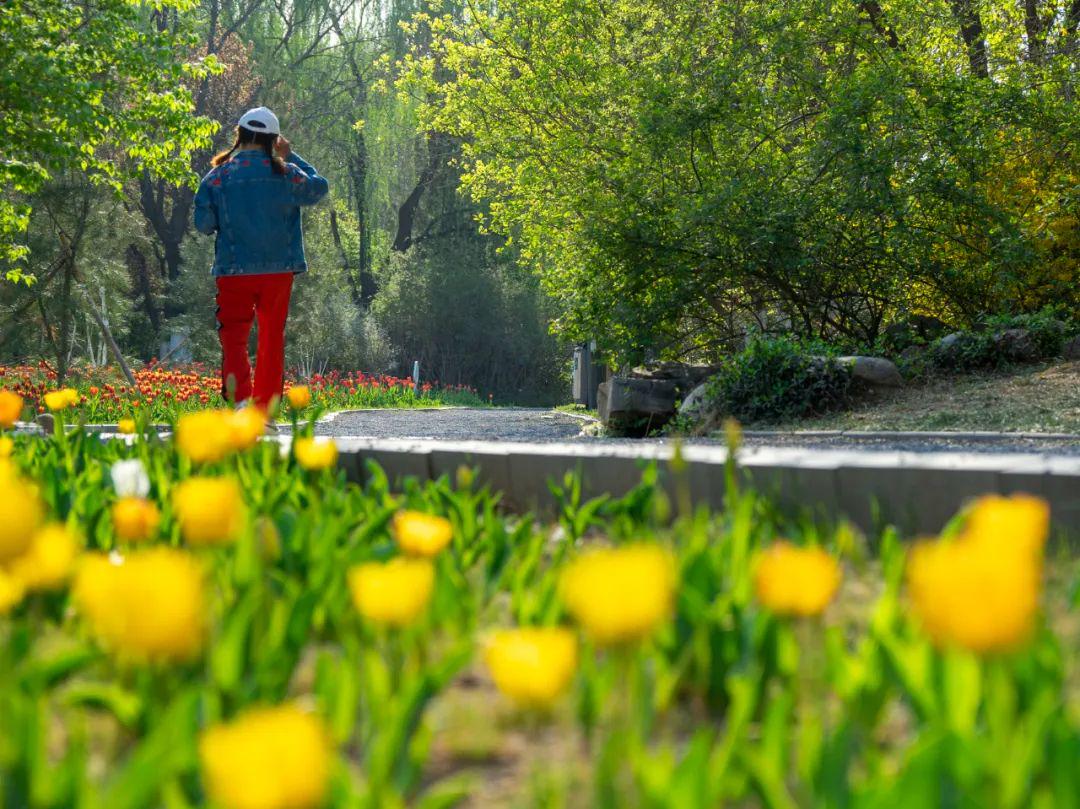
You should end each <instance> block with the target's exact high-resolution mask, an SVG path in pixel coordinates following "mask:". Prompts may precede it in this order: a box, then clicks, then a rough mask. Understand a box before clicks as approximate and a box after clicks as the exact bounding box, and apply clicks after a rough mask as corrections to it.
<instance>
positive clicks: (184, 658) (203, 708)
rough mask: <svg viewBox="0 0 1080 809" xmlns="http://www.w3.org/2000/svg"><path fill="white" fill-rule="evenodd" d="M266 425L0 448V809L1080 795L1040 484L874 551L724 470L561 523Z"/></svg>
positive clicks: (185, 425) (574, 504)
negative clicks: (274, 439) (708, 495)
mask: <svg viewBox="0 0 1080 809" xmlns="http://www.w3.org/2000/svg"><path fill="white" fill-rule="evenodd" d="M62 398H63V397H58V398H57V400H56V404H57V405H58V407H57V411H56V412H57V416H58V418H59V419H61V420H62V419H63V418H64V417H65V416H66V415H67V414H69V413H70V410H69V409H68V408H67V407H66V406H64V404H63V401H62ZM261 427H262V425H261V421H260V420H259V419H258V418H254V419H250V418H247V417H246V416H245V415H244V411H241V413H240V414H234V413H232V412H219V411H211V412H207V413H200V414H197V415H189V416H185V417H183V418H182V419H181V421H180V423H179V424H178V425H177V426H176V430H175V433H174V434H175V440H170V441H165V442H163V441H161V440H160V439H159V438H158V437H157V436H156V434H150V435H140V434H135V435H132V436H130V437H128V440H126V441H123V440H114V441H109V442H102V441H100V440H99V439H97V438H96V437H93V436H90V435H87V434H85V433H82V432H80V431H71V432H64V431H61V432H60V433H58V434H57V435H55V436H52V437H49V438H41V437H34V436H16V437H14V438H12V437H10V436H0V456H2V459H0V494H2V497H0V802H2V805H3V806H5V807H7V806H13V807H23V806H33V807H68V806H87V807H108V808H109V809H134V808H135V807H158V806H167V807H195V806H213V807H219V808H220V809H287V808H289V807H291V808H292V809H304V808H305V807H324V806H325V807H379V808H381V807H401V806H405V805H410V806H421V807H442V806H452V805H457V804H459V803H461V804H462V805H471V806H483V807H490V806H510V805H514V806H526V805H529V806H532V805H536V806H598V807H611V809H615V807H675V806H677V807H691V808H693V807H714V806H720V805H733V806H769V807H796V806H853V807H862V806H875V807H876V806H882V807H899V806H902V807H909V806H910V807H915V806H936V805H942V804H945V803H948V804H950V805H956V806H1015V807H1026V806H1072V805H1075V803H1076V801H1077V800H1078V797H1080V767H1078V766H1077V762H1078V761H1080V643H1078V641H1080V637H1078V635H1080V631H1078V624H1080V622H1078V621H1077V608H1076V604H1075V595H1074V594H1075V593H1076V589H1075V583H1076V581H1075V573H1076V563H1075V559H1074V558H1073V557H1071V556H1068V555H1064V556H1063V557H1062V559H1061V560H1060V563H1059V564H1056V565H1054V566H1053V576H1052V577H1051V576H1050V575H1049V571H1048V570H1044V562H1043V557H1044V555H1045V554H1046V553H1048V550H1047V549H1046V548H1044V542H1045V540H1046V534H1047V513H1046V508H1045V506H1044V505H1043V504H1042V503H1041V502H1040V501H1038V500H1035V499H1033V498H1027V497H1016V498H1000V497H991V498H987V499H984V500H982V501H980V502H978V503H976V504H975V505H974V507H973V508H972V509H971V510H970V511H969V512H968V513H965V514H963V515H960V517H959V518H958V519H957V520H956V521H955V522H954V524H953V525H951V526H950V527H949V528H948V530H947V531H946V533H945V535H944V536H943V537H941V538H937V539H932V540H922V541H919V542H917V543H913V544H904V543H902V542H901V541H900V540H899V538H898V537H897V536H895V535H894V534H892V533H888V532H887V533H885V534H884V535H883V536H882V537H880V538H876V542H875V549H874V550H875V552H874V554H872V555H871V554H869V553H868V550H867V543H866V541H865V540H864V539H863V538H861V537H860V536H859V535H858V534H857V533H856V532H855V531H854V530H852V529H851V528H850V527H847V526H844V525H839V526H831V527H830V526H822V525H819V524H815V523H814V522H811V521H807V520H803V519H788V518H785V517H783V516H782V515H780V514H779V513H778V512H777V511H776V509H775V508H774V507H773V506H772V504H771V503H770V502H769V501H768V500H766V499H763V498H761V497H759V496H758V495H756V494H755V493H754V492H752V491H747V490H744V489H742V488H741V487H740V485H739V482H738V481H739V476H738V472H737V469H736V468H735V467H734V466H731V467H729V470H728V478H727V500H726V503H727V506H726V508H725V510H724V511H722V512H719V513H708V512H706V511H703V510H699V511H694V510H692V509H691V508H690V507H689V506H688V505H687V503H688V502H689V501H688V498H687V497H685V496H684V495H683V494H680V493H681V492H684V486H683V483H684V481H682V480H681V479H680V474H681V473H680V472H679V469H678V465H677V464H676V465H675V467H674V468H673V469H672V470H668V473H670V474H672V475H674V483H675V485H674V490H675V492H676V496H675V497H674V502H671V501H669V499H668V498H667V496H665V494H664V493H663V490H661V489H660V488H659V487H658V485H657V474H658V473H657V471H656V470H646V472H645V473H644V476H643V479H642V482H641V485H640V486H639V487H638V488H637V489H635V490H634V491H633V492H632V493H631V494H629V495H628V496H626V497H625V498H622V499H603V500H595V501H583V500H582V498H581V495H580V488H579V486H578V485H577V483H576V481H575V480H574V479H573V478H572V477H571V478H568V479H567V480H563V481H558V482H555V483H553V491H554V492H555V494H556V496H557V499H558V500H559V502H560V507H559V510H558V517H557V518H556V519H555V520H554V521H553V522H551V523H544V522H542V521H537V520H534V519H531V518H529V517H528V516H524V515H512V514H506V513H503V512H502V511H501V510H500V508H499V504H498V500H497V497H495V496H493V495H492V494H491V493H489V492H488V491H486V490H485V489H484V488H480V487H478V486H477V485H476V483H475V481H474V480H473V479H472V475H471V473H470V472H469V471H468V470H467V469H462V470H460V471H459V472H458V474H457V477H456V480H453V481H450V480H445V479H444V480H441V481H439V482H436V483H427V484H424V485H420V484H415V483H414V484H411V485H407V486H405V488H404V491H393V490H391V488H390V486H389V485H388V483H387V480H386V478H385V476H383V475H381V474H380V472H379V470H378V469H377V468H375V467H372V468H371V469H370V476H369V480H368V482H367V483H366V484H365V485H364V486H363V487H359V486H356V485H353V484H346V483H345V481H344V480H343V478H342V474H341V473H340V472H339V471H337V470H336V468H335V460H336V452H335V451H334V450H333V445H332V444H325V443H323V442H321V441H319V440H318V439H314V438H310V437H309V436H308V435H307V433H308V432H309V431H310V424H304V423H302V422H301V423H299V424H297V425H295V426H294V430H296V440H295V441H294V443H293V445H292V447H293V448H292V449H291V450H289V451H282V450H281V448H280V446H279V445H278V444H276V443H270V442H259V441H257V439H258V437H259V432H260V431H261ZM781 537H783V538H784V539H780V538H781ZM1047 567H1049V566H1047Z"/></svg>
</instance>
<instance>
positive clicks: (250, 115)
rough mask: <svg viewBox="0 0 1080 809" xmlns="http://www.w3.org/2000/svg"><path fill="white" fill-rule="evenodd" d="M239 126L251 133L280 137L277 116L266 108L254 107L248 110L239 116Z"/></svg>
mask: <svg viewBox="0 0 1080 809" xmlns="http://www.w3.org/2000/svg"><path fill="white" fill-rule="evenodd" d="M240 126H242V127H244V129H250V130H251V131H252V132H266V133H268V134H270V135H280V134H281V125H280V124H279V123H278V119H277V116H276V115H274V113H272V112H270V110H268V109H267V108H266V107H256V108H255V109H253V110H248V111H247V112H245V113H244V114H243V115H241V116H240Z"/></svg>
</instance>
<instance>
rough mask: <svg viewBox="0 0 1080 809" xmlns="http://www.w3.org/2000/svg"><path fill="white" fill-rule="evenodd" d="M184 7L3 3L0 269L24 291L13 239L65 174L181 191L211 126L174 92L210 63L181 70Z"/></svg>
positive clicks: (187, 1)
mask: <svg viewBox="0 0 1080 809" xmlns="http://www.w3.org/2000/svg"><path fill="white" fill-rule="evenodd" d="M192 5H193V2H192V0H155V2H153V3H135V2H131V1H130V0H94V2H92V3H69V2H65V1H64V0H8V2H5V3H4V5H3V8H0V121H2V124H0V127H2V132H3V146H2V147H0V148H2V152H0V187H3V188H4V192H3V195H2V196H0V260H3V261H5V262H6V274H7V277H8V278H9V279H10V280H19V279H26V278H28V277H29V276H28V275H27V273H26V265H25V263H20V262H19V260H20V259H25V258H26V255H27V249H26V245H25V242H24V241H22V240H21V239H20V237H21V234H23V233H24V232H25V230H26V227H27V224H28V221H29V220H28V217H29V214H30V210H31V207H32V203H31V200H30V196H31V195H32V194H34V193H35V192H36V191H38V190H39V189H40V188H41V187H42V186H43V184H44V183H45V182H47V181H48V179H49V178H50V177H52V176H54V175H56V174H57V173H59V172H62V171H64V170H66V169H76V170H80V171H83V172H85V173H86V175H87V176H88V177H89V178H90V179H91V180H92V181H94V182H96V183H100V184H102V185H104V186H106V187H109V188H112V189H113V190H114V191H120V190H121V187H122V183H123V179H124V177H126V176H131V175H132V174H133V173H135V172H138V171H141V170H147V171H150V172H152V173H153V174H154V175H156V176H158V177H160V178H162V179H163V180H164V181H167V182H183V181H187V180H188V179H189V175H188V163H189V161H190V154H191V152H192V150H193V149H196V148H200V147H204V146H205V145H206V142H207V138H208V136H209V134H210V132H211V131H212V126H211V124H210V123H209V122H208V121H206V120H202V119H199V118H196V117H194V116H192V114H191V109H192V99H191V94H190V92H189V90H188V89H187V88H186V87H185V86H184V84H183V81H184V80H185V79H188V78H192V77H195V78H197V77H201V76H204V75H206V74H207V73H208V72H210V71H211V70H212V69H213V68H214V67H215V63H214V61H213V60H212V59H205V60H198V59H186V58H183V56H182V54H183V52H184V50H185V48H186V47H188V46H190V38H189V35H188V33H187V31H186V30H185V29H184V27H183V26H182V25H181V24H180V20H181V13H182V12H184V11H186V10H189V9H190V8H191V7H192Z"/></svg>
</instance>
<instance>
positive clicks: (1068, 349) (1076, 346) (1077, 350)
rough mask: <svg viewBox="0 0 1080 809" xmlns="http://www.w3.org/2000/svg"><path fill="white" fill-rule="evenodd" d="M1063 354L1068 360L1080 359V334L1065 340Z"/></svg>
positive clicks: (1062, 348)
mask: <svg viewBox="0 0 1080 809" xmlns="http://www.w3.org/2000/svg"><path fill="white" fill-rule="evenodd" d="M1061 356H1062V357H1064V358H1065V359H1067V360H1080V335H1077V336H1076V337H1071V338H1069V339H1068V340H1066V341H1065V344H1064V345H1063V346H1062V347H1061Z"/></svg>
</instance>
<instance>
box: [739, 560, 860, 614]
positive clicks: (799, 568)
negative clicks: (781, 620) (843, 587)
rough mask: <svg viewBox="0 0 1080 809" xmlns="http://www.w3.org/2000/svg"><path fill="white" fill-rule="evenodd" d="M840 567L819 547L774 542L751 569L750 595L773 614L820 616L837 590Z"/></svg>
mask: <svg viewBox="0 0 1080 809" xmlns="http://www.w3.org/2000/svg"><path fill="white" fill-rule="evenodd" d="M840 578H841V572H840V564H839V562H837V561H836V559H834V558H833V557H832V556H830V555H829V554H828V553H826V552H825V551H824V550H822V549H821V548H816V547H811V548H800V547H797V546H795V545H792V544H790V543H788V542H774V543H773V544H772V545H771V546H769V547H768V548H767V549H766V550H764V551H762V552H760V553H759V554H758V556H757V560H756V562H755V566H754V592H755V594H756V595H757V600H758V601H759V602H761V604H762V605H763V606H765V607H766V608H768V609H769V610H770V611H772V612H774V613H776V614H777V615H797V616H811V615H820V614H821V613H823V612H824V611H825V608H826V607H827V606H829V603H830V602H831V601H832V600H833V597H834V596H835V595H836V591H837V590H838V589H839V587H840Z"/></svg>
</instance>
